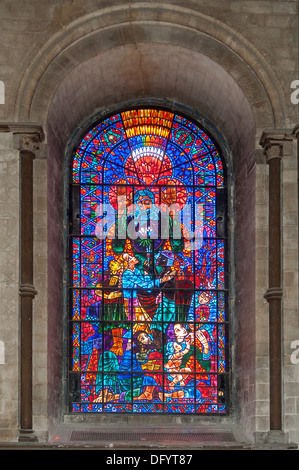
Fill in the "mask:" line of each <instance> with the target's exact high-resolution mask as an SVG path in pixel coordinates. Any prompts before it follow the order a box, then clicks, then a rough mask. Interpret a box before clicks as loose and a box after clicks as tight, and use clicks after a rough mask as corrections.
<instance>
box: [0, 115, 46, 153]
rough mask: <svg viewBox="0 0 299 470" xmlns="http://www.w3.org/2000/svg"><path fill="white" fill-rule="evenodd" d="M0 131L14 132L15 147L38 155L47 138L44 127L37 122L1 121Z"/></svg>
mask: <svg viewBox="0 0 299 470" xmlns="http://www.w3.org/2000/svg"><path fill="white" fill-rule="evenodd" d="M0 132H11V133H12V134H13V148H15V149H17V150H19V151H20V152H31V153H32V154H33V155H34V156H38V154H39V153H40V151H41V149H42V145H41V144H42V142H43V141H44V139H45V135H44V131H43V128H42V126H41V125H40V124H35V123H15V122H4V123H3V122H0Z"/></svg>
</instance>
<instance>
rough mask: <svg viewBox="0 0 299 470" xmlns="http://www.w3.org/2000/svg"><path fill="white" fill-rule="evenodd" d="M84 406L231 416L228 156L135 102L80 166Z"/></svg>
mask: <svg viewBox="0 0 299 470" xmlns="http://www.w3.org/2000/svg"><path fill="white" fill-rule="evenodd" d="M71 193H72V194H71V201H72V220H71V224H70V225H71V233H70V253H71V258H72V274H71V288H70V292H71V295H70V299H71V300H70V304H71V309H70V311H71V313H70V325H71V327H70V338H71V340H70V351H71V353H70V382H69V383H70V397H71V406H70V410H71V411H72V412H81V413H89V412H97V413H164V414H171V413H186V414H204V415H207V414H214V415H215V414H224V413H227V405H228V383H227V372H228V370H227V367H228V365H227V360H228V353H227V337H228V336H227V325H228V314H227V308H226V305H227V276H226V217H225V211H226V196H225V174H224V166H223V162H222V159H221V156H220V153H219V150H218V149H217V146H216V145H215V143H214V142H213V141H212V139H211V138H210V136H209V135H207V133H206V132H205V131H204V130H202V129H201V128H200V127H199V126H198V125H197V124H196V123H194V122H192V121H191V120H189V119H187V118H186V117H183V116H181V115H178V114H175V113H174V112H170V111H167V110H164V109H156V108H155V109H154V108H146V109H129V110H126V111H123V112H119V113H117V114H114V115H112V116H110V117H108V118H106V119H104V120H102V121H101V122H100V123H99V124H98V125H96V126H95V127H93V128H92V129H91V130H90V131H89V132H87V133H86V135H85V136H84V138H83V139H82V141H81V143H80V144H79V146H78V147H77V148H76V150H75V152H74V156H73V161H72V182H71Z"/></svg>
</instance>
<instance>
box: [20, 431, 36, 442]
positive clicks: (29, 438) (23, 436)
mask: <svg viewBox="0 0 299 470" xmlns="http://www.w3.org/2000/svg"><path fill="white" fill-rule="evenodd" d="M18 442H38V438H37V437H36V435H35V434H34V431H33V429H20V432H19V438H18Z"/></svg>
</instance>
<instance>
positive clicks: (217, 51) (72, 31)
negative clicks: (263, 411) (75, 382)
mask: <svg viewBox="0 0 299 470" xmlns="http://www.w3.org/2000/svg"><path fill="white" fill-rule="evenodd" d="M137 6H138V8H137ZM112 13H113V14H112ZM193 13H194V12H191V11H190V10H188V9H184V8H179V7H175V8H174V11H173V12H172V11H171V12H170V10H169V8H168V6H167V5H164V4H161V6H160V7H159V14H158V15H157V12H156V11H155V10H154V9H153V8H151V7H149V6H147V7H145V6H144V5H143V4H134V6H132V7H131V8H130V9H128V8H126V7H125V6H122V7H115V8H111V9H110V8H107V9H104V10H101V11H99V12H96V13H95V14H93V15H87V16H84V17H82V18H80V19H78V20H76V21H74V22H73V23H71V24H70V25H69V26H68V27H66V28H65V29H64V30H63V31H62V32H60V33H57V34H56V35H55V36H54V37H53V38H52V39H51V40H50V41H49V42H48V43H47V44H46V45H45V46H44V48H43V49H42V50H41V51H40V52H39V53H38V54H37V56H36V61H35V62H34V64H33V66H32V67H31V68H30V69H28V71H27V72H26V74H25V75H24V77H23V79H22V81H21V85H20V89H19V94H18V97H17V100H16V107H15V119H16V120H20V121H31V122H39V123H41V124H42V125H43V126H44V127H45V131H46V136H47V147H48V150H47V153H48V162H47V165H48V168H47V177H48V250H47V252H48V312H49V316H48V342H49V354H48V362H49V365H48V370H49V376H48V379H49V380H48V385H49V396H51V400H49V411H48V413H49V417H50V420H54V421H55V420H59V419H60V416H59V415H60V413H63V411H64V410H63V406H62V404H63V399H62V397H63V394H64V389H63V387H62V383H63V371H62V363H63V357H62V355H63V352H64V351H63V347H62V337H61V336H60V335H58V334H57V331H62V330H63V310H64V307H65V305H64V304H63V292H62V290H63V289H62V286H63V283H64V277H63V268H64V267H63V263H62V260H63V258H64V246H63V241H64V220H65V219H63V213H64V212H65V210H66V208H65V205H64V201H65V197H66V189H65V186H64V181H63V174H64V170H65V168H66V167H65V155H66V152H67V151H70V150H71V148H72V146H73V143H74V139H75V138H76V131H77V129H80V128H85V126H87V125H88V123H90V122H91V121H93V120H95V119H96V118H97V116H100V115H101V113H104V112H105V111H106V110H107V109H111V108H112V107H114V108H117V106H120V107H121V106H123V105H124V104H126V103H129V102H132V101H135V102H136V100H139V101H142V102H144V103H146V104H152V103H153V102H160V103H161V102H163V103H165V104H167V106H169V107H170V108H171V107H173V109H177V110H179V109H180V108H181V107H184V109H186V112H187V114H189V115H190V117H195V118H196V119H198V120H199V121H200V122H202V123H203V124H205V125H206V126H208V127H211V129H213V130H214V132H215V133H216V134H218V139H219V140H220V141H221V140H223V142H225V145H226V146H227V148H229V149H230V155H229V154H227V157H228V159H229V158H230V157H231V161H232V165H231V167H230V170H231V172H232V175H233V178H234V186H233V192H232V193H231V218H232V232H234V233H233V249H234V251H235V253H236V261H235V260H233V259H232V262H231V271H232V273H233V275H234V279H235V283H234V296H233V297H234V299H232V302H234V305H235V307H236V308H235V312H236V314H235V317H236V321H235V331H236V338H237V343H236V351H237V352H236V354H235V355H234V357H233V360H234V361H235V363H236V376H235V378H234V381H235V383H236V384H237V386H238V387H239V388H240V387H242V388H243V390H244V389H245V388H246V387H248V390H249V389H250V388H251V390H252V387H254V383H255V381H254V374H255V367H254V362H255V355H254V348H255V343H254V328H255V299H254V297H255V292H254V289H255V287H254V286H255V282H254V279H255V261H254V250H255V226H254V221H255V202H254V195H255V172H254V163H255V155H254V153H255V138H256V128H259V127H263V128H265V127H269V128H271V127H273V126H274V127H275V126H283V122H284V115H283V113H281V109H283V107H282V105H281V101H282V98H281V97H282V92H281V89H280V86H279V83H278V81H277V79H276V77H275V74H274V73H273V72H272V70H271V68H270V66H269V64H268V63H267V62H266V61H265V59H264V58H263V57H262V56H261V54H259V53H258V51H256V50H255V49H254V48H253V47H252V46H251V45H250V44H249V43H248V42H247V41H245V39H244V38H242V37H241V36H240V35H239V34H237V33H236V32H234V31H233V30H232V29H231V28H229V27H228V26H227V25H224V24H222V23H220V22H219V21H216V20H214V19H212V18H210V17H207V16H206V15H203V14H200V13H198V12H195V13H194V15H193ZM142 18H143V19H142ZM144 18H146V20H145V19H144ZM215 27H216V29H215ZM132 71H134V74H133V73H132ZM234 201H237V203H236V204H233V202H234ZM246 281H247V282H246ZM249 281H251V282H249ZM248 332H250V333H251V334H250V337H249V340H248V338H247V337H246V335H247V333H248ZM248 390H247V391H248ZM243 396H244V397H245V398H238V399H236V397H235V396H234V397H233V401H234V404H236V403H237V404H236V407H237V408H236V414H238V412H239V410H240V409H242V410H246V411H245V413H244V411H243V412H242V413H243V414H245V416H244V417H243V421H242V426H244V428H246V426H247V424H248V423H249V422H250V426H249V427H248V429H249V431H250V430H251V429H253V428H254V424H253V422H252V419H251V418H252V416H251V412H252V406H253V401H254V398H252V399H251V398H250V397H249V398H247V392H246V390H245V393H244V395H243ZM58 404H59V405H58ZM253 414H254V413H253V412H252V415H253Z"/></svg>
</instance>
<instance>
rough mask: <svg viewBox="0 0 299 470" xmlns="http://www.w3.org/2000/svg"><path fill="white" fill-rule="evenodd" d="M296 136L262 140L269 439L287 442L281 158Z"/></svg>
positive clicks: (266, 134)
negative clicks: (266, 243)
mask: <svg viewBox="0 0 299 470" xmlns="http://www.w3.org/2000/svg"><path fill="white" fill-rule="evenodd" d="M293 138H294V136H293V135H292V133H291V132H287V131H285V132H281V131H273V132H264V133H263V135H262V138H261V141H260V144H261V146H262V147H263V150H264V155H265V158H266V162H267V164H268V166H269V215H268V217H269V233H268V238H269V253H268V259H269V264H268V279H269V281H268V282H269V284H268V289H267V291H266V293H265V298H266V300H267V302H268V304H269V369H270V370H269V374H270V375H269V382H270V385H269V386H270V430H269V434H268V435H267V439H270V440H271V439H272V438H271V436H272V434H273V433H274V434H273V435H275V440H277V439H278V440H280V441H285V439H286V436H285V435H284V432H283V422H282V416H283V405H282V401H283V400H282V297H283V286H282V233H281V232H282V229H281V227H282V222H281V220H282V201H281V197H282V193H281V186H282V182H281V161H282V158H283V151H284V143H285V142H286V141H290V140H292V139H293Z"/></svg>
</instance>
